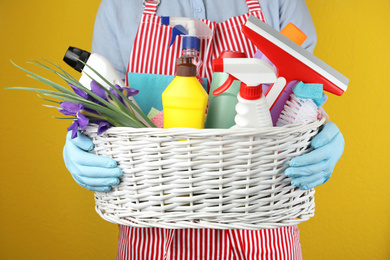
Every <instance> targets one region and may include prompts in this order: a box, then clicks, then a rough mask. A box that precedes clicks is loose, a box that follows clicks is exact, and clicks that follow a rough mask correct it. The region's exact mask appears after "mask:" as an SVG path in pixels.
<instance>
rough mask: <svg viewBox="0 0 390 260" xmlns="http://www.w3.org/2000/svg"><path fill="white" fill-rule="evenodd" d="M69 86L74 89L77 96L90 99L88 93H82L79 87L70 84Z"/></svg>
mask: <svg viewBox="0 0 390 260" xmlns="http://www.w3.org/2000/svg"><path fill="white" fill-rule="evenodd" d="M69 86H70V87H71V88H72V89H73V91H74V93H76V94H77V95H79V96H80V97H82V98H85V99H88V94H87V93H85V92H84V91H82V90H81V89H79V88H78V87H76V86H74V85H72V84H69Z"/></svg>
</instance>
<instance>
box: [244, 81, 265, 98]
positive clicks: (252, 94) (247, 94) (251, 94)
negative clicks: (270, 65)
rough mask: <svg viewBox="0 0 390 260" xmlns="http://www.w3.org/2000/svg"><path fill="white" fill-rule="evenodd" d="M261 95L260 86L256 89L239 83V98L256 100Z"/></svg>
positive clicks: (261, 89) (261, 88)
mask: <svg viewBox="0 0 390 260" xmlns="http://www.w3.org/2000/svg"><path fill="white" fill-rule="evenodd" d="M262 95H263V87H262V85H261V84H260V85H259V86H256V87H248V86H247V85H246V84H245V83H241V88H240V96H241V97H242V98H243V99H246V100H256V99H259V98H261V96H262Z"/></svg>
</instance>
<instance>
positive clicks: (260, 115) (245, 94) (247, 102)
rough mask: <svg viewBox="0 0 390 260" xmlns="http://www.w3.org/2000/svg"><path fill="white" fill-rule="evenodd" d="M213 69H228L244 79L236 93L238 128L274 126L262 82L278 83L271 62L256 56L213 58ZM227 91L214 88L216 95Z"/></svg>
mask: <svg viewBox="0 0 390 260" xmlns="http://www.w3.org/2000/svg"><path fill="white" fill-rule="evenodd" d="M213 70H214V71H215V72H227V73H229V74H230V75H231V76H232V77H234V78H235V79H237V80H239V81H241V87H240V92H239V94H238V96H237V99H238V103H237V105H236V112H237V115H236V116H235V118H234V121H235V123H236V127H240V128H261V127H272V119H271V114H270V112H269V108H268V104H267V101H266V99H265V97H264V95H263V91H262V84H264V83H265V84H266V83H275V82H276V80H277V78H276V73H275V70H274V69H273V68H272V66H271V65H269V64H268V63H267V62H266V61H263V60H260V59H256V58H220V59H215V60H214V65H213ZM227 87H228V86H227ZM225 90H226V86H225V87H221V88H219V89H217V91H214V95H218V94H221V93H223V92H224V91H225Z"/></svg>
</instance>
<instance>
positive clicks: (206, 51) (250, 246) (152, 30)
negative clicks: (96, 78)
mask: <svg viewBox="0 0 390 260" xmlns="http://www.w3.org/2000/svg"><path fill="white" fill-rule="evenodd" d="M246 3H247V5H248V9H249V13H247V14H244V15H242V16H238V17H232V18H230V19H229V20H227V21H225V22H223V23H218V24H217V23H215V22H212V21H209V20H202V21H203V22H205V23H206V24H207V25H208V26H209V27H210V29H211V30H213V38H212V39H209V40H206V39H203V40H201V42H200V59H201V60H202V62H203V63H202V64H201V65H200V67H199V68H198V69H199V74H200V76H202V77H205V78H207V79H208V81H209V83H210V82H211V79H212V61H213V59H214V58H217V57H218V56H219V55H220V54H221V53H222V52H223V51H224V50H234V51H239V52H244V53H246V54H247V56H248V57H253V55H254V54H255V52H256V50H257V49H256V47H255V46H254V45H253V44H252V43H251V42H250V41H249V40H248V39H247V38H246V37H245V36H244V35H243V34H242V33H241V27H242V25H243V24H245V22H246V21H247V19H248V17H249V14H252V15H254V16H256V17H258V18H259V19H261V20H262V21H264V22H265V20H264V16H263V13H262V11H261V8H260V5H259V2H258V1H257V0H246ZM156 11H157V2H155V1H147V2H146V5H145V9H144V13H143V15H142V18H141V22H140V25H139V28H138V32H137V35H136V37H135V42H134V45H133V49H132V54H131V57H130V61H129V66H128V72H135V73H150V74H162V75H175V73H176V59H177V58H178V57H180V55H181V42H182V41H181V39H180V38H179V39H176V41H175V43H174V44H173V45H172V46H171V47H170V48H168V46H169V43H170V39H171V33H172V28H170V27H168V26H165V25H161V24H160V17H158V16H156ZM178 37H181V36H178ZM117 259H118V260H122V259H131V260H138V259H139V260H141V259H145V260H154V259H167V260H168V259H180V260H184V259H186V260H190V259H235V260H240V259H289V260H300V259H302V253H301V247H300V242H299V230H298V227H297V226H292V227H283V228H278V229H265V230H257V231H253V230H217V229H161V228H134V227H129V226H121V225H120V226H119V243H118V255H117Z"/></svg>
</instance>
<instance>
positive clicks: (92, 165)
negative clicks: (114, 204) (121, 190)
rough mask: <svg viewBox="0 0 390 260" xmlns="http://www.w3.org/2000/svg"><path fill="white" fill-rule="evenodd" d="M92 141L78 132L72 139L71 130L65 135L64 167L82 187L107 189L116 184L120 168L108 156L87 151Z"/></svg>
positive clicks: (120, 172) (120, 171)
mask: <svg viewBox="0 0 390 260" xmlns="http://www.w3.org/2000/svg"><path fill="white" fill-rule="evenodd" d="M93 147H94V145H93V142H92V141H91V140H90V139H89V138H88V137H87V136H85V135H83V134H81V133H80V132H78V133H77V137H76V138H74V139H72V138H71V132H68V133H67V135H66V143H65V146H64V150H63V157H64V162H65V165H66V168H67V169H68V170H69V172H70V173H71V174H72V177H73V179H74V180H75V181H76V182H77V183H78V184H79V185H80V186H81V187H83V188H86V189H88V190H92V191H109V190H111V186H113V185H118V184H119V182H120V180H119V177H121V176H122V170H121V169H120V168H118V167H117V163H116V162H115V161H114V160H113V159H111V158H108V157H104V156H99V155H96V154H92V153H89V152H88V151H91V150H92V149H93Z"/></svg>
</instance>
